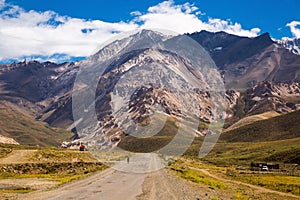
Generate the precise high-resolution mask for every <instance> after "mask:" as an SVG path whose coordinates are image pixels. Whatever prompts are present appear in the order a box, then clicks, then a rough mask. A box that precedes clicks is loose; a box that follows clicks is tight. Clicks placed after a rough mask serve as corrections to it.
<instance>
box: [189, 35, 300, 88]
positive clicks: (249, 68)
mask: <svg viewBox="0 0 300 200" xmlns="http://www.w3.org/2000/svg"><path fill="white" fill-rule="evenodd" d="M188 36H190V37H191V38H193V39H195V40H196V41H197V42H199V44H200V45H202V46H203V47H204V48H205V49H206V50H207V51H208V52H209V53H210V55H211V57H212V58H213V60H214V61H215V63H216V65H217V67H218V68H219V70H220V71H221V72H222V74H224V80H225V84H226V87H227V88H231V89H236V90H244V89H247V88H249V87H252V86H254V85H256V84H258V83H259V82H264V81H270V82H275V83H292V82H299V80H300V76H299V69H300V56H298V55H295V54H293V53H291V52H290V51H288V50H287V49H286V48H284V47H283V46H281V45H278V44H277V43H276V42H274V41H273V40H272V39H271V38H270V35H269V34H268V33H265V34H262V35H260V36H258V37H255V38H247V37H239V36H235V35H230V34H227V33H224V32H217V33H210V32H207V31H201V32H197V33H193V34H189V35H188Z"/></svg>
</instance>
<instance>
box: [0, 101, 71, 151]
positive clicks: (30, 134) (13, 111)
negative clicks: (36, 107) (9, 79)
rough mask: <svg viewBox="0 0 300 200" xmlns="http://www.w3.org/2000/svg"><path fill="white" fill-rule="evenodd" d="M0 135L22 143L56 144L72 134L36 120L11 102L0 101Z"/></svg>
mask: <svg viewBox="0 0 300 200" xmlns="http://www.w3.org/2000/svg"><path fill="white" fill-rule="evenodd" d="M0 135H2V136H5V137H9V138H13V139H14V140H15V141H17V142H18V143H20V144H22V145H39V146H57V145H59V144H60V143H61V142H62V141H65V140H68V139H70V138H71V137H72V135H73V134H72V133H70V132H67V131H65V130H62V129H58V128H52V127H50V126H49V125H47V124H46V123H44V122H40V121H36V120H35V119H34V118H32V117H31V116H30V115H27V114H26V112H25V111H22V110H20V109H19V108H17V107H16V106H14V105H13V104H11V103H8V102H5V101H0Z"/></svg>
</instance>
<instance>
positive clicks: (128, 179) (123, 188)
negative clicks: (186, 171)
mask: <svg viewBox="0 0 300 200" xmlns="http://www.w3.org/2000/svg"><path fill="white" fill-rule="evenodd" d="M162 167H163V165H162V163H161V160H160V158H159V157H158V156H157V155H156V154H140V155H136V156H134V157H132V158H130V160H129V162H128V161H127V159H125V160H124V161H121V162H119V163H118V164H116V165H115V166H113V168H110V169H107V170H105V171H103V172H100V173H98V174H95V175H93V176H91V177H88V178H86V179H83V180H80V181H77V182H74V183H70V184H67V185H64V186H62V187H60V188H58V189H55V190H52V191H47V192H37V193H32V194H29V195H27V196H24V199H31V200H32V199H49V200H56V199H57V200H58V199H76V200H77V199H89V200H93V199H95V200H96V199H97V200H98V199H101V200H117V199H126V200H134V199H136V196H138V195H140V194H142V192H143V191H142V186H143V183H144V181H145V178H146V177H147V176H149V173H147V172H151V171H154V170H156V169H159V168H162Z"/></svg>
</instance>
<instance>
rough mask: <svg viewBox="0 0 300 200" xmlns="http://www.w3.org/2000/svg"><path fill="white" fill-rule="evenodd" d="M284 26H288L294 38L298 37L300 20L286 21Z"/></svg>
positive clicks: (299, 35)
mask: <svg viewBox="0 0 300 200" xmlns="http://www.w3.org/2000/svg"><path fill="white" fill-rule="evenodd" d="M286 26H288V27H290V29H291V32H292V34H293V35H294V37H296V38H300V27H299V26H300V22H299V21H292V22H290V23H288V24H287V25H286Z"/></svg>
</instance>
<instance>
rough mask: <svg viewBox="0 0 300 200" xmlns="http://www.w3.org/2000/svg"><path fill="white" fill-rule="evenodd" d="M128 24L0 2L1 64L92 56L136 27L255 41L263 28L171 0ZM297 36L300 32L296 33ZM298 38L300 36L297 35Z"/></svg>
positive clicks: (153, 7)
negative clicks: (36, 58)
mask: <svg viewBox="0 0 300 200" xmlns="http://www.w3.org/2000/svg"><path fill="white" fill-rule="evenodd" d="M131 15H132V16H133V19H132V20H130V21H128V22H123V21H120V22H115V23H111V22H105V21H101V20H87V19H80V18H72V17H69V16H61V15H59V14H58V13H56V12H53V11H45V12H37V11H34V10H30V11H26V10H24V9H22V8H21V7H19V6H16V5H11V4H8V3H6V2H5V0H0V61H1V60H2V61H3V60H8V59H18V58H22V57H26V56H28V57H30V56H38V55H40V56H42V57H46V58H47V57H49V58H50V57H51V56H52V57H53V55H66V56H71V57H86V56H89V55H90V54H91V53H92V52H94V51H95V49H96V48H97V47H98V46H99V44H101V43H103V42H105V41H106V40H108V39H109V38H111V37H112V36H113V35H115V34H117V33H122V32H127V31H132V30H135V29H138V28H142V29H149V28H156V29H167V30H171V31H173V32H177V33H180V34H183V33H191V32H195V31H201V30H207V31H211V32H217V31H225V32H228V33H231V34H235V35H240V36H248V37H255V36H257V34H258V33H259V32H260V29H259V28H253V29H251V30H246V29H243V28H242V25H241V24H239V23H237V22H234V23H233V22H231V21H228V20H223V19H217V18H208V20H206V21H203V20H201V18H199V17H198V15H203V13H202V12H201V11H200V10H199V9H198V8H197V7H196V6H194V5H193V4H190V3H185V4H181V5H176V4H175V3H174V1H173V0H169V1H164V2H162V3H159V4H157V5H155V6H152V7H149V8H148V10H147V12H146V13H142V12H141V11H134V12H132V13H131ZM297 34H298V33H297ZM299 34H300V33H299Z"/></svg>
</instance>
